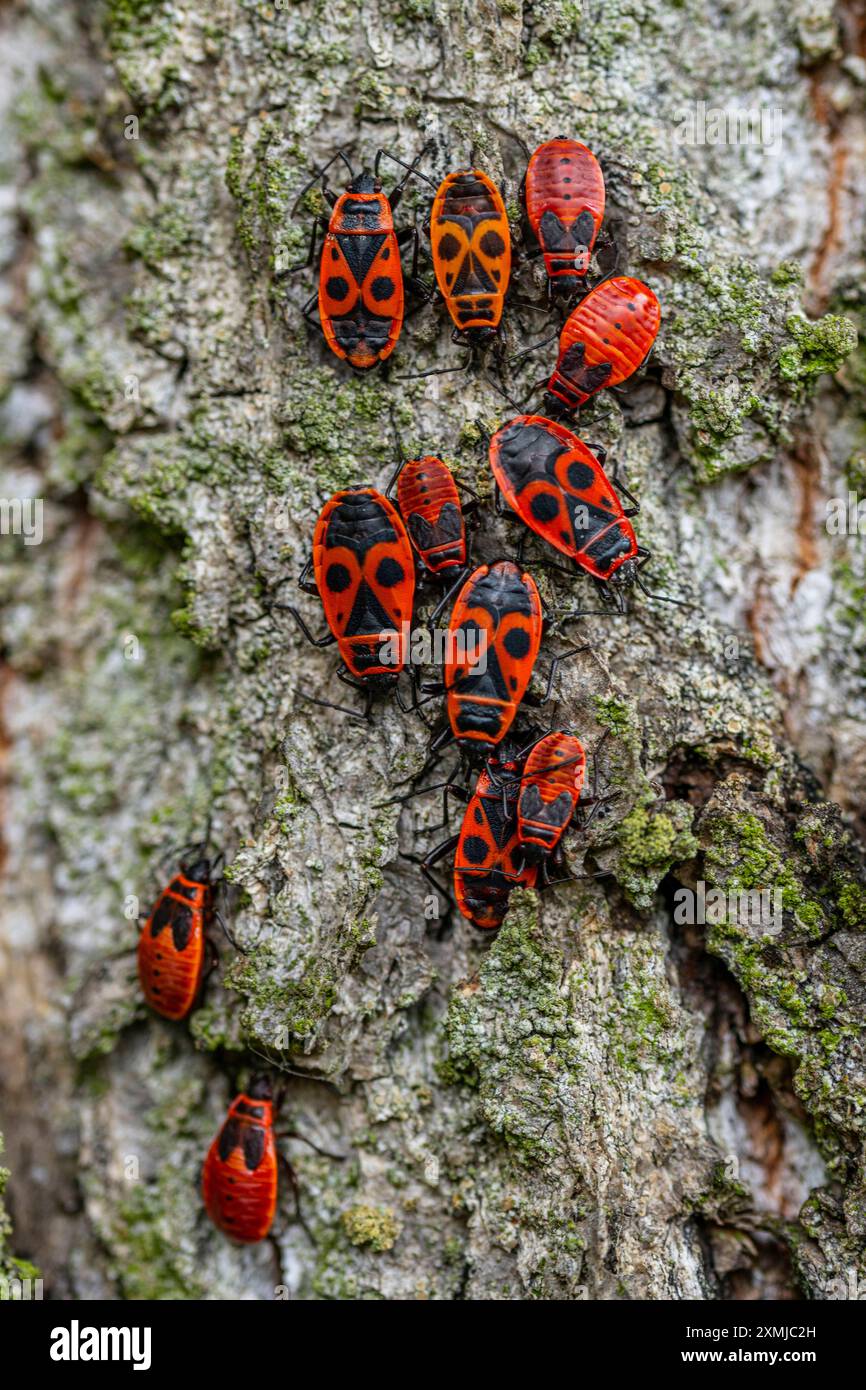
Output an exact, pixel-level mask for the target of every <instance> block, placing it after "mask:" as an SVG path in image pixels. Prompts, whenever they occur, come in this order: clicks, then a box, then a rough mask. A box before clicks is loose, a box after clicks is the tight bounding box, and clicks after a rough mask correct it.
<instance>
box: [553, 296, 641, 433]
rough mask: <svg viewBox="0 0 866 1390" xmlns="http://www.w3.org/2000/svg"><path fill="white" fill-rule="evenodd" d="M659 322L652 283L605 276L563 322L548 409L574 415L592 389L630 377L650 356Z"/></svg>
mask: <svg viewBox="0 0 866 1390" xmlns="http://www.w3.org/2000/svg"><path fill="white" fill-rule="evenodd" d="M660 323H661V309H660V308H659V302H658V300H657V299H656V297H655V295H654V294H653V292H652V290H651V289H650V288H649V286H648V285H644V284H642V283H641V281H640V280H632V279H630V278H629V277H628V276H624V275H620V276H615V277H614V278H613V279H610V280H603V281H602V283H601V284H600V285H597V286H596V288H595V289H594V290H591V291H590V293H589V294H588V295H587V296H586V298H585V299H583V300H581V302H580V304H578V305H577V308H575V309H572V311H571V313H570V314H569V316H568V318H567V319H566V321H565V323H564V324H563V328H562V332H561V334H560V337H559V357H558V360H557V363H556V367H555V368H554V371H553V374H552V375H551V377H550V380H549V382H548V383H547V392H546V395H545V398H544V408H545V410H546V411H547V412H548V413H549V414H550V413H553V414H558V415H569V414H573V413H574V411H576V410H577V409H578V408H579V407H580V406H581V405H583V403H584V401H588V400H589V398H590V396H591V395H593V393H594V392H596V391H600V390H601V389H602V387H605V386H617V385H619V383H620V382H622V381H625V380H626V379H627V378H628V377H630V376H632V375H633V374H634V373H635V372H636V371H637V370H638V368H639V367H641V366H642V365H643V362H644V361H645V360H646V358H647V357H648V355H649V352H650V349H651V348H652V345H653V343H654V342H655V340H656V335H657V334H658V331H659V325H660Z"/></svg>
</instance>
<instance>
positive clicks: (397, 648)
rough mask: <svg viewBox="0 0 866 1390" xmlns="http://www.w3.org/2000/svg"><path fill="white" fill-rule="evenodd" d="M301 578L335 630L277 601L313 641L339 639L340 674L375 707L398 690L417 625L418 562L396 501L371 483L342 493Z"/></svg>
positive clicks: (325, 513) (325, 516)
mask: <svg viewBox="0 0 866 1390" xmlns="http://www.w3.org/2000/svg"><path fill="white" fill-rule="evenodd" d="M311 565H312V569H313V575H314V580H313V582H312V583H311V582H310V580H309V577H308V576H309V570H310V567H311ZM298 583H299V584H300V586H301V588H302V589H304V591H305V592H306V593H315V594H318V596H319V597H320V599H321V601H322V607H323V608H324V610H325V618H326V620H327V623H328V629H329V631H328V632H327V633H326V634H325V635H324V636H323V637H318V638H317V637H314V636H313V635H312V633H311V632H310V630H309V628H308V627H307V625H306V623H305V622H304V619H303V618H302V617H301V614H300V613H299V612H298V610H297V609H296V608H294V607H292V606H291V605H287V604H280V605H276V606H277V607H282V608H284V609H285V610H286V611H287V612H289V613H291V614H292V616H293V617H294V618H295V620H296V622H297V623H298V624H299V626H300V628H301V630H302V632H303V633H304V635H305V636H306V638H307V640H308V641H310V642H311V643H312V644H313V645H314V646H316V647H325V646H328V645H329V644H331V643H333V642H336V644H337V646H338V648H339V652H340V656H341V657H342V664H341V667H340V669H339V670H338V672H337V676H338V678H339V679H340V680H342V681H343V682H344V683H345V684H347V685H350V686H352V687H353V688H354V689H360V690H363V691H364V693H365V695H366V696H367V709H368V710H369V706H370V700H371V698H372V695H373V692H374V691H380V692H387V691H390V690H394V689H395V688H396V683H397V681H398V679H399V676H400V672H401V671H402V670H403V668H404V666H405V664H406V659H407V656H408V652H407V647H408V637H409V633H410V631H411V623H412V605H413V597H414V592H415V561H414V558H413V555H412V546H411V544H410V542H409V537H408V535H407V534H406V528H405V526H404V525H403V521H402V519H401V517H400V514H399V512H398V511H397V509H396V507H395V506H394V505H393V503H392V502H389V500H388V498H387V497H384V496H383V495H382V493H380V492H377V491H376V490H375V488H371V487H350V488H343V489H342V490H341V491H340V492H335V493H334V495H333V497H331V498H329V500H328V501H327V502H326V503H325V505H324V507H323V508H322V511H321V513H320V515H319V519H318V521H317V522H316V529H315V531H314V533H313V554H312V559H311V560H308V561H307V563H306V564H305V565H304V568H303V570H302V571H301V574H300V576H299V578H298ZM317 703H326V702H324V701H317ZM349 713H352V714H354V711H349Z"/></svg>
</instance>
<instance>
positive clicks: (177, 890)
mask: <svg viewBox="0 0 866 1390" xmlns="http://www.w3.org/2000/svg"><path fill="white" fill-rule="evenodd" d="M212 905H213V894H212V890H211V887H210V885H209V884H207V883H198V882H196V881H195V880H194V879H191V878H187V877H186V876H185V874H184V873H183V872H181V873H179V874H177V875H176V876H175V877H174V878H173V879H172V880H171V882H170V883H169V885H168V887H167V888H165V889H164V890H163V892H162V893H160V895H159V897H158V898H157V900H156V903H155V904H154V907H153V911H152V912H151V914H150V916H149V917H148V919H147V921H146V922H145V924H144V927H143V929H142V932H141V936H140V937H139V939H138V978H139V980H140V982H141V989H142V993H143V994H144V997H145V999H146V1000H147V1002H148V1004H149V1005H150V1007H151V1008H152V1009H153V1010H155V1012H156V1013H158V1014H162V1016H163V1018H171V1019H180V1018H186V1015H187V1014H188V1013H189V1011H190V1009H191V1008H192V1006H193V1004H194V1003H195V1001H196V999H197V997H198V993H199V990H200V989H201V982H202V974H203V972H204V956H205V928H206V926H207V923H208V921H209V919H210V915H211V912H212Z"/></svg>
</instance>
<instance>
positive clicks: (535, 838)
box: [516, 730, 586, 865]
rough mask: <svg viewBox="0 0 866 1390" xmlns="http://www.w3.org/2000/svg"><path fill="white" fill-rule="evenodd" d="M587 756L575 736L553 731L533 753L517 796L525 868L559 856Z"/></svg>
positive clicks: (576, 799) (521, 775)
mask: <svg viewBox="0 0 866 1390" xmlns="http://www.w3.org/2000/svg"><path fill="white" fill-rule="evenodd" d="M585 774H586V754H585V752H584V750H583V744H582V743H581V741H580V739H579V738H577V737H576V735H575V734H569V733H564V732H563V731H562V730H553V731H552V732H551V733H549V734H545V735H544V737H543V738H540V739H539V740H538V742H537V743H536V744H535V745H534V747H533V748H531V749H530V751H529V753H528V754H527V756H526V759H525V761H524V763H523V767H522V769H521V774H520V788H519V792H518V796H517V813H516V814H517V836H516V839H517V846H518V848H519V852H520V856H521V857H522V858H521V862H522V863H523V864H524V865H529V864H538V863H540V862H545V861H547V860H549V859H550V858H551V857H552V856H553V855H555V854H557V852H558V850H559V846H560V844H561V842H562V837H563V835H564V834H565V832H566V830H567V829H568V827H569V825H570V824H571V821H572V819H573V817H574V813H575V811H576V809H577V804H578V802H579V800H580V794H581V791H582V789H583V779H584V776H585Z"/></svg>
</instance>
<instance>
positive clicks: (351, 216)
mask: <svg viewBox="0 0 866 1390" xmlns="http://www.w3.org/2000/svg"><path fill="white" fill-rule="evenodd" d="M426 152H427V147H425V149H423V150H422V151H421V153H420V154H419V155H418V156H417V158H416V159H415V160H414V161H413V162H412V163H411V164H405V163H404V162H403V161H402V160H401V159H398V158H397V157H396V156H394V155H392V154H390V152H388V151H386V150H379V151H378V153H377V155H376V159H375V163H374V168H373V171H372V172H370V171H369V170H366V169H365V170H364V171H363V172H362V173H360V174H356V173H355V171H354V170H353V168H352V166H351V163H350V162H349V160H348V158H347V157H346V155H345V153H344V152H343V151H342V150H339V151H338V152H337V154H336V155H334V156H333V158H332V159H331V160H329V161H328V163H327V164H325V165H323V166H322V168H321V169H320V170H318V171H317V172H316V175H315V176H314V178H313V179H312V180H311V181H310V183H309V184H307V186H306V188H305V189H303V190H302V192H301V194H300V195H299V200H300V197H303V195H304V194H305V193H306V192H307V191H308V190H309V189H310V188H311V187H312V186H313V184H314V183H315V182H317V181H318V180H319V179H321V181H322V182H321V186H322V192H323V194H324V197H325V198H326V200H327V201H328V203H329V205H330V214H329V216H328V218H327V219H324V218H322V219H319V220H318V221H317V222H316V223H314V225H313V230H312V236H311V240H310V247H309V251H308V255H307V257H306V258H305V260H304V261H303V262H301V266H303V267H306V266H309V265H311V264H312V262H313V260H314V257H315V254H316V242H317V237H318V234H319V232H320V231H321V232H323V234H324V240H323V245H322V250H321V258H320V262H319V284H318V291H317V293H316V294H314V295H313V296H312V298H311V299H310V301H309V303H308V304H307V305H306V306H305V308H304V315H305V317H306V318H307V319H308V321H310V322H313V323H315V319H314V318H312V314H313V306H314V304H316V305H317V308H318V326H319V327H321V330H322V333H323V334H324V337H325V340H326V342H327V343H328V346H329V347H330V348H331V350H332V352H334V353H335V354H336V355H337V356H338V357H340V358H342V359H343V360H345V361H346V362H348V363H349V365H350V366H352V367H353V368H355V369H356V370H357V371H369V370H370V369H371V368H372V367H375V366H377V365H378V364H379V363H380V362H384V361H386V360H387V358H388V357H390V355H391V353H392V352H393V351H394V348H395V347H396V345H397V340H398V338H399V336H400V332H401V330H402V327H403V320H404V315H405V294H404V277H403V270H402V264H401V259H400V253H401V248H402V247H403V246H405V245H406V244H407V243H408V242H409V241H412V243H413V258H412V270H411V273H410V275H409V277H408V282H407V283H408V286H409V288H410V290H412V291H414V292H415V293H416V294H419V295H420V296H421V297H422V298H427V297H429V292H428V291H427V289H426V287H425V286H423V285H421V284H420V282H419V280H418V253H419V238H418V232H417V229H416V228H415V227H414V226H407V227H404V228H401V229H400V230H397V229H396V228H395V225H394V211H395V209H396V208H397V206H398V204H399V202H400V200H401V198H402V196H403V192H404V189H405V186H406V183H407V181H408V179H409V178H410V177H412V176H413V175H417V176H418V177H420V178H422V179H424V180H425V182H427V183H430V184H431V187H435V185H434V184H432V183H431V181H430V180H429V179H428V178H427V177H426V175H424V174H420V172H419V170H418V164H419V163H420V161H421V159H422V158H423V156H424V154H425V153H426ZM382 158H388V159H392V160H394V162H396V163H397V164H399V165H400V166H401V167H402V168H403V169H404V171H405V172H404V175H403V178H402V179H401V181H400V182H399V183H398V184H397V186H396V187H395V188H394V189H393V190H392V192H391V194H390V195H388V194H386V193H385V192H383V189H382V181H381V178H380V173H379V169H380V163H381V160H382ZM338 159H341V160H342V161H343V162H344V163H345V164H346V166H347V168H348V170H349V175H350V182H349V185H348V188H347V189H346V191H345V192H344V193H342V194H341V195H337V194H336V193H334V192H333V190H332V189H330V188H329V187H328V183H327V171H328V169H329V168H330V167H331V165H332V164H333V163H335V161H336V160H338ZM521 200H522V202H523V206H524V210H525V214H526V220H527V224H528V227H529V229H530V231H531V233H532V234H533V236H534V238H535V240H536V252H537V253H539V254H541V255H543V257H544V264H545V270H546V273H547V276H548V281H549V284H550V285H551V286H552V287H553V291H554V292H556V293H562V292H567V293H574V292H575V291H576V290H578V289H582V288H583V287H585V283H586V275H587V273H588V270H589V264H590V256H591V254H592V249H593V246H594V243H595V240H596V236H597V234H598V231H599V228H600V226H601V222H602V218H603V216H604V179H603V177H602V173H601V169H600V168H599V165H598V162H597V160H596V159H595V157H594V155H593V154H592V152H591V151H590V150H588V149H587V147H586V146H585V145H582V144H580V142H579V141H576V140H567V139H565V138H562V137H561V138H558V139H556V140H551V141H548V142H547V143H546V144H544V145H542V146H540V147H539V149H537V150H536V151H535V153H534V154H533V155H532V156H531V158H530V160H529V164H528V167H527V170H526V174H525V177H524V180H523V183H522V185H521ZM296 206H297V204H296ZM428 234H429V239H430V247H431V255H432V260H433V270H434V274H435V277H436V283H437V286H438V289H439V293H440V295H441V297H442V300H443V302H444V304H445V306H446V309H447V311H448V314H449V316H450V318H451V321H452V325H453V333H452V336H453V337H454V339H455V340H457V341H463V342H466V343H467V344H468V345H469V346H470V347H473V348H475V347H483V346H484V345H485V344H487V343H489V342H490V341H491V339H493V338H494V337H495V336H496V334H497V333H498V331H499V326H500V323H501V319H502V314H503V309H504V305H505V297H506V293H507V290H508V285H509V281H510V278H511V266H512V245H511V231H510V228H509V224H508V216H507V213H506V209H505V204H504V202H503V198H502V194H501V193H500V191H499V189H498V188H497V187H496V185H495V183H494V182H493V181H492V179H491V178H490V177H489V176H488V175H487V174H486V173H484V172H483V170H480V169H459V170H455V171H454V172H452V173H450V174H448V175H447V176H446V177H445V178H444V179H443V180H442V182H441V184H439V186H438V188H436V192H435V195H434V197H433V201H432V205H431V208H430V214H429V222H428ZM293 268H301V267H300V266H299V267H293Z"/></svg>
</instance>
